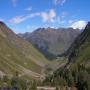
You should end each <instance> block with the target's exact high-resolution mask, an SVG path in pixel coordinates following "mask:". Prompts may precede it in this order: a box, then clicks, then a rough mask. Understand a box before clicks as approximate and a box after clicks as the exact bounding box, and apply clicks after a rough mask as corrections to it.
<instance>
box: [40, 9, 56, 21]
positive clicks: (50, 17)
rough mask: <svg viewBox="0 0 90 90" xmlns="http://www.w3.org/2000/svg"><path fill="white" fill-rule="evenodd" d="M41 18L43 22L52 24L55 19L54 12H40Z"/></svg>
mask: <svg viewBox="0 0 90 90" xmlns="http://www.w3.org/2000/svg"><path fill="white" fill-rule="evenodd" d="M41 17H42V19H43V21H44V22H54V21H55V18H56V12H55V10H54V9H51V10H50V11H49V12H42V13H41Z"/></svg>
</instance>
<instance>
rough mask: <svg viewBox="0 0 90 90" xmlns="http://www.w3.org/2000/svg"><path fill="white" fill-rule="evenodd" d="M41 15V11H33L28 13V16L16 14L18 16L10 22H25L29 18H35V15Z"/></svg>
mask: <svg viewBox="0 0 90 90" xmlns="http://www.w3.org/2000/svg"><path fill="white" fill-rule="evenodd" d="M39 15H40V13H32V14H29V15H26V16H16V17H14V18H12V19H11V20H10V22H11V23H12V24H19V23H21V22H23V21H25V20H27V19H30V18H33V17H35V16H39Z"/></svg>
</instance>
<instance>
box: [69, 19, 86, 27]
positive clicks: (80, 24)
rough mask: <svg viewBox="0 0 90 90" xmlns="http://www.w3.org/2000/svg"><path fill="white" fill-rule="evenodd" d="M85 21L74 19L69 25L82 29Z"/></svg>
mask: <svg viewBox="0 0 90 90" xmlns="http://www.w3.org/2000/svg"><path fill="white" fill-rule="evenodd" d="M86 24H87V22H86V21H84V20H79V21H76V22H74V23H72V25H71V26H70V27H72V28H74V29H77V28H78V29H84V28H85V26H86Z"/></svg>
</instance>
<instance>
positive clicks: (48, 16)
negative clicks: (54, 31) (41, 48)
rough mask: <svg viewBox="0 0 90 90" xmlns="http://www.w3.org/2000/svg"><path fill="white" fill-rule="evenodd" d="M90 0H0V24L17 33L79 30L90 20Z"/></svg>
mask: <svg viewBox="0 0 90 90" xmlns="http://www.w3.org/2000/svg"><path fill="white" fill-rule="evenodd" d="M89 9H90V0H0V20H1V21H4V22H5V23H6V24H7V25H8V26H9V27H10V28H12V29H13V30H14V32H16V33H20V32H21V33H24V32H32V31H33V30H35V29H36V28H39V27H54V28H59V27H73V28H74V29H75V28H79V29H82V28H84V27H85V25H86V23H87V22H88V21H89V20H90V11H89Z"/></svg>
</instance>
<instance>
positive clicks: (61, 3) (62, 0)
mask: <svg viewBox="0 0 90 90" xmlns="http://www.w3.org/2000/svg"><path fill="white" fill-rule="evenodd" d="M65 2H66V0H54V4H55V5H58V4H60V5H63V4H64V3H65Z"/></svg>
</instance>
